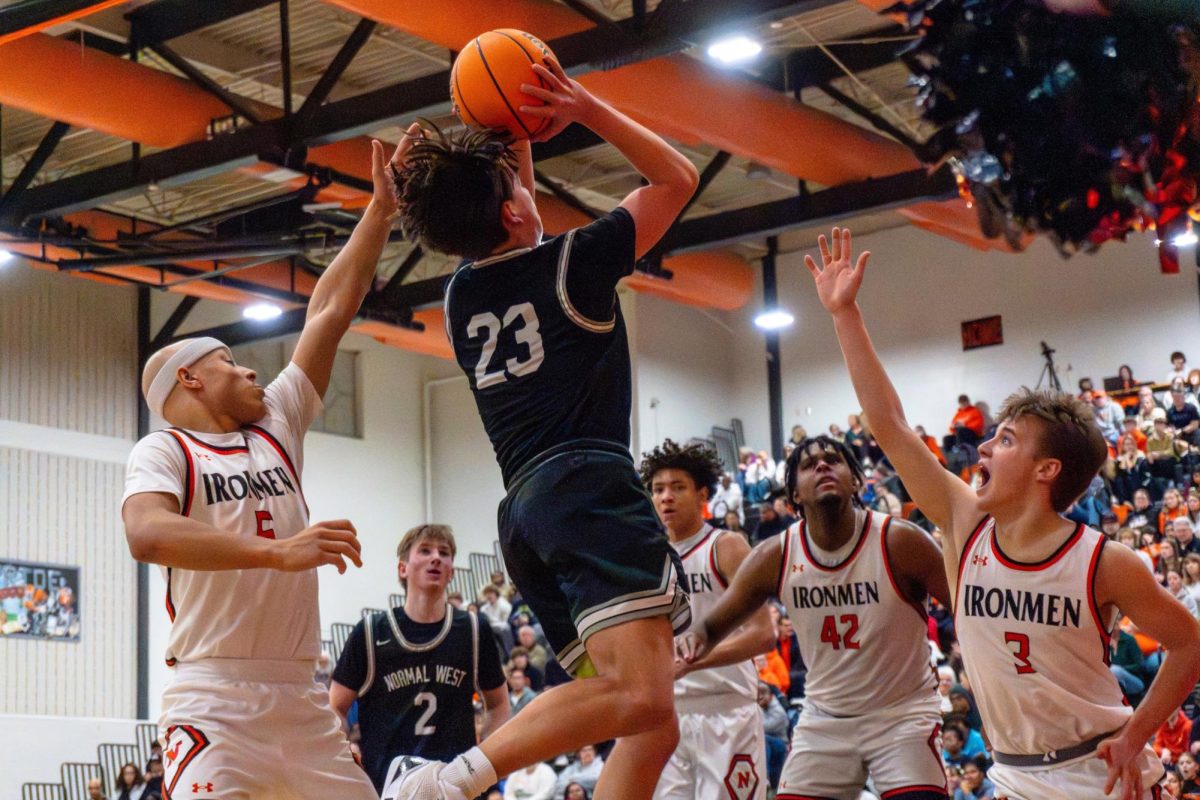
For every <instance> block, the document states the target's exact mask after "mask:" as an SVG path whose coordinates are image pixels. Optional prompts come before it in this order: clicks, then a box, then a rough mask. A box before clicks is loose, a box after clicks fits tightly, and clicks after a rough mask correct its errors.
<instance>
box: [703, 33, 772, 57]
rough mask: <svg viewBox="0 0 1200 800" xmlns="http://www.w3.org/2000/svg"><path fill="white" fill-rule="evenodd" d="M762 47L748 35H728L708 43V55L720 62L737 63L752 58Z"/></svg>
mask: <svg viewBox="0 0 1200 800" xmlns="http://www.w3.org/2000/svg"><path fill="white" fill-rule="evenodd" d="M762 49H763V48H762V45H761V44H759V43H758V42H756V41H754V40H753V39H751V38H750V37H749V36H742V35H738V36H730V37H727V38H725V39H718V40H717V41H715V42H713V43H712V44H710V45H709V46H708V57H709V58H715V59H716V60H717V61H720V62H721V63H722V64H737V63H740V62H742V61H748V60H750V59H751V58H754V57H755V56H756V55H758V54H759V53H761V52H762Z"/></svg>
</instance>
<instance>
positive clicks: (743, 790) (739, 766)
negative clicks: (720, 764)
mask: <svg viewBox="0 0 1200 800" xmlns="http://www.w3.org/2000/svg"><path fill="white" fill-rule="evenodd" d="M725 789H726V791H728V792H729V796H730V797H731V798H733V800H749V798H751V797H754V793H755V792H756V791H757V790H758V770H757V769H755V767H754V759H752V758H750V756H749V755H747V754H745V753H738V754H737V755H736V756H734V757H733V760H731V761H730V762H729V772H727V773H725Z"/></svg>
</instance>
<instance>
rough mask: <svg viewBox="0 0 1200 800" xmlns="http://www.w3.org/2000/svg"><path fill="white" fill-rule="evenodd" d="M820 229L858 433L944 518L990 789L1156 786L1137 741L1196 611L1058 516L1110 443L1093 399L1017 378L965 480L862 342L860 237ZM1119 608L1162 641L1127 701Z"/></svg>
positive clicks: (1146, 793)
mask: <svg viewBox="0 0 1200 800" xmlns="http://www.w3.org/2000/svg"><path fill="white" fill-rule="evenodd" d="M818 241H819V244H820V249H821V262H822V263H821V265H818V264H817V262H816V260H814V259H813V258H812V257H811V256H805V264H806V266H807V267H808V269H809V271H810V272H811V273H812V275H813V278H814V282H815V284H816V289H817V295H818V297H819V298H820V300H821V304H822V305H823V306H824V307H825V308H826V310H827V311H829V313H830V315H831V316H832V317H833V322H834V329H835V330H836V332H837V337H838V343H839V344H840V345H841V348H842V355H843V357H844V358H845V360H846V366H847V367H848V369H849V372H850V378H851V381H852V382H853V384H854V391H855V393H856V394H857V395H858V400H859V402H860V403H862V407H863V410H864V411H865V413H866V415H867V416H868V417H869V418H870V420H871V433H872V434H874V436H875V438H876V440H877V441H878V442H879V444H880V446H881V447H882V448H883V451H884V452H885V453H886V454H887V457H888V459H889V460H890V461H891V462H892V463H893V464H894V465H895V466H896V470H897V472H898V473H899V474H900V477H901V478H902V479H903V481H904V485H905V487H906V488H907V489H908V491H909V492H910V493H911V494H912V496H913V499H915V500H916V501H917V504H918V505H919V506H920V507H921V510H922V511H923V512H924V513H925V515H926V516H927V517H929V519H930V520H932V521H933V522H934V523H935V524H937V525H938V526H939V527H940V528H941V529H942V532H943V543H944V544H943V548H942V559H943V566H944V567H945V571H946V578H947V580H948V582H949V584H950V591H951V595H952V597H953V598H954V600H955V603H954V613H955V627H956V629H957V632H958V639H959V643H960V644H961V646H962V651H963V660H964V665H965V668H966V672H967V676H968V677H969V678H970V682H971V688H972V690H973V691H974V693H975V699H976V701H977V702H978V703H979V711H980V714H981V715H982V717H983V724H984V729H985V733H986V734H987V737H988V739H989V742H990V745H991V748H992V756H993V758H994V759H995V761H996V765H995V766H994V767H992V769H991V770H989V771H988V777H989V778H990V779H991V780H992V782H993V783H994V784H995V785H996V794H997V796H1002V797H1005V798H1007V800H1078V798H1101V797H1114V796H1119V797H1121V798H1123V800H1143V798H1147V797H1157V796H1158V795H1159V787H1157V786H1156V785H1155V784H1156V783H1157V782H1158V780H1159V779H1160V778H1161V777H1162V773H1163V768H1162V764H1161V763H1160V762H1159V760H1158V758H1157V757H1156V756H1155V754H1154V751H1153V750H1151V749H1150V748H1148V747H1147V746H1146V742H1147V740H1148V739H1149V738H1150V737H1151V736H1152V735H1153V734H1154V731H1155V730H1157V728H1158V727H1159V725H1161V724H1162V722H1163V721H1164V720H1165V719H1166V718H1167V716H1168V715H1169V714H1170V713H1171V712H1172V711H1173V710H1174V709H1175V708H1178V706H1179V704H1180V703H1181V702H1182V701H1183V699H1184V698H1185V697H1187V695H1188V693H1189V692H1190V691H1191V690H1192V687H1193V686H1194V685H1195V683H1196V679H1197V678H1198V677H1200V627H1198V626H1197V623H1196V620H1195V619H1193V618H1192V616H1191V615H1190V614H1188V613H1187V611H1186V610H1185V609H1184V608H1183V606H1182V605H1181V604H1180V603H1179V602H1178V601H1177V600H1175V598H1173V597H1171V596H1170V595H1169V594H1168V593H1167V592H1166V590H1165V589H1163V588H1162V587H1161V586H1159V585H1158V584H1157V583H1156V582H1155V581H1154V577H1153V576H1152V575H1151V574H1150V573H1149V572H1148V571H1147V570H1146V569H1145V567H1143V566H1142V565H1141V562H1140V561H1139V560H1138V559H1137V554H1136V553H1134V552H1133V551H1132V550H1130V549H1129V548H1127V547H1107V546H1106V539H1105V537H1104V535H1103V534H1102V533H1100V532H1099V531H1096V530H1092V529H1091V528H1086V527H1084V526H1083V525H1081V524H1077V523H1074V522H1071V521H1070V520H1068V519H1065V518H1064V517H1063V516H1062V512H1063V511H1064V510H1066V509H1067V507H1069V506H1070V505H1071V503H1073V502H1074V501H1075V500H1076V499H1078V498H1079V496H1080V495H1081V494H1083V492H1084V490H1085V489H1086V488H1087V487H1088V484H1089V483H1090V482H1091V481H1092V479H1093V478H1094V477H1095V476H1096V472H1097V470H1098V469H1099V468H1100V466H1101V465H1102V464H1103V463H1104V461H1105V459H1106V458H1107V456H1108V448H1107V446H1106V444H1105V442H1104V438H1103V437H1102V436H1101V435H1100V430H1099V428H1097V426H1096V421H1095V416H1094V414H1093V413H1092V409H1091V408H1089V407H1088V406H1087V405H1086V404H1084V403H1082V402H1081V401H1079V400H1077V399H1076V398H1073V397H1071V396H1069V395H1065V394H1061V393H1055V392H1035V391H1031V390H1029V389H1022V390H1021V391H1018V392H1016V393H1014V394H1013V395H1011V396H1010V397H1009V398H1008V399H1007V400H1006V401H1005V402H1004V405H1003V406H1002V407H1001V409H1000V412H999V414H998V415H997V417H998V418H999V420H1000V425H999V427H998V428H997V430H996V434H995V436H994V437H993V438H992V439H990V440H988V441H987V442H984V443H983V444H981V445H980V446H979V464H980V469H981V481H980V483H979V485H978V486H977V487H976V488H972V487H971V486H968V485H967V484H966V483H964V482H963V481H961V480H959V479H958V477H957V476H955V475H953V474H951V473H950V472H948V471H946V469H945V468H943V467H942V465H941V464H940V463H938V460H937V458H936V457H934V455H933V453H932V452H930V450H929V448H927V447H926V446H925V443H924V442H922V441H921V439H920V438H918V437H917V435H916V434H915V433H913V431H912V429H911V428H909V426H908V422H907V421H906V420H905V418H904V409H903V407H902V406H901V404H900V398H899V396H898V395H897V393H896V390H895V387H893V386H892V383H891V380H890V379H889V378H888V375H887V373H886V372H885V371H884V369H883V365H882V364H881V363H880V361H879V357H878V355H876V353H875V348H874V346H873V345H872V343H871V339H870V336H869V335H868V334H867V328H866V324H865V323H864V322H863V318H862V312H861V311H860V310H859V307H858V302H857V296H858V292H859V288H860V287H861V286H862V279H863V274H864V272H865V269H866V263H867V258H868V256H869V253H863V254H862V255H861V256H859V258H858V260H857V262H855V261H854V260H853V259H852V255H851V241H850V232H849V231H846V230H839V229H837V228H834V229H833V237H832V241H827V240H826V239H825V237H824V236H822V237H820V239H819V240H818ZM1122 614H1125V615H1127V616H1128V617H1129V618H1130V620H1132V621H1133V623H1134V624H1135V625H1137V626H1138V628H1140V629H1141V630H1142V631H1143V632H1144V633H1146V634H1147V635H1148V636H1150V637H1152V638H1153V639H1156V640H1157V641H1159V642H1160V643H1161V644H1162V645H1163V647H1164V649H1165V650H1166V653H1167V655H1166V658H1164V659H1163V662H1162V667H1161V668H1160V669H1159V672H1158V675H1157V677H1156V678H1155V680H1154V683H1153V684H1152V685H1151V687H1150V690H1149V692H1147V694H1146V697H1145V699H1144V700H1142V702H1141V704H1140V705H1139V706H1138V707H1137V710H1136V711H1135V710H1133V709H1131V708H1130V707H1129V704H1128V702H1126V700H1125V698H1124V696H1123V695H1122V694H1121V690H1120V687H1119V686H1118V684H1117V681H1116V678H1115V677H1113V674H1112V672H1111V671H1110V670H1109V666H1108V659H1109V646H1108V644H1109V640H1110V638H1111V636H1112V631H1113V628H1114V626H1115V624H1116V621H1117V620H1118V619H1120V617H1121V615H1122ZM1114 789H1115V790H1116V791H1118V792H1119V795H1115V794H1114Z"/></svg>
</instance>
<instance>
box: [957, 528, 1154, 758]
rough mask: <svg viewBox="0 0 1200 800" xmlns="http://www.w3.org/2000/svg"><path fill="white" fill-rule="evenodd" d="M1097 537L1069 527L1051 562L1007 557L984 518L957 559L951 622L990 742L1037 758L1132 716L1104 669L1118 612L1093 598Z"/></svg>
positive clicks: (1100, 541)
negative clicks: (1106, 610) (1104, 610)
mask: <svg viewBox="0 0 1200 800" xmlns="http://www.w3.org/2000/svg"><path fill="white" fill-rule="evenodd" d="M1104 546H1105V541H1104V535H1103V534H1101V533H1099V532H1098V531H1095V530H1092V529H1091V528H1088V527H1085V526H1084V525H1082V524H1080V525H1076V527H1075V530H1074V531H1073V532H1072V533H1071V536H1070V537H1069V538H1068V539H1067V540H1066V541H1065V542H1064V543H1063V545H1062V546H1061V547H1060V548H1059V549H1058V550H1057V551H1056V552H1055V553H1053V554H1052V555H1051V556H1050V557H1049V558H1047V559H1045V560H1044V561H1041V562H1039V563H1036V564H1026V563H1021V562H1017V561H1013V560H1012V559H1010V558H1008V557H1007V556H1005V555H1004V552H1003V551H1002V550H1001V549H1000V545H999V542H997V541H996V524H995V520H993V519H992V518H991V517H987V518H985V519H984V520H983V521H982V522H980V523H979V526H978V527H977V528H976V529H975V531H974V533H972V534H971V537H970V538H969V539H968V540H967V543H966V546H965V547H964V548H963V553H962V558H961V559H960V561H959V564H958V588H957V597H956V598H955V604H954V625H955V628H956V630H957V631H958V640H959V643H960V644H961V645H962V652H963V663H964V666H965V667H966V670H967V677H968V678H970V681H971V689H972V690H973V691H974V692H975V700H976V702H978V704H979V712H980V714H981V715H982V717H983V724H984V727H985V728H986V729H987V734H988V738H989V740H990V741H991V743H992V746H993V747H994V748H995V749H996V750H998V751H1000V752H1001V753H1008V754H1011V755H1035V754H1039V753H1049V752H1051V751H1054V750H1060V749H1064V748H1067V747H1072V746H1074V745H1077V744H1080V743H1082V742H1086V741H1088V740H1090V739H1092V738H1094V737H1096V736H1100V735H1101V734H1106V733H1109V732H1111V731H1114V730H1116V729H1117V728H1120V727H1121V726H1122V725H1124V724H1125V722H1126V720H1127V719H1128V718H1129V717H1130V715H1131V714H1132V713H1133V710H1132V709H1131V708H1130V707H1129V706H1128V705H1127V704H1126V702H1125V696H1124V695H1123V694H1122V693H1121V688H1120V686H1119V685H1118V684H1117V679H1116V678H1115V677H1114V676H1113V674H1112V672H1111V671H1110V670H1109V667H1108V663H1109V648H1108V642H1109V637H1110V635H1111V632H1112V627H1113V624H1114V623H1115V622H1116V618H1117V616H1118V613H1119V612H1117V611H1116V610H1115V609H1114V610H1113V611H1112V612H1111V613H1110V614H1108V615H1107V618H1102V617H1101V613H1100V607H1099V605H1098V604H1097V603H1096V597H1095V577H1096V565H1097V564H1098V563H1099V562H1100V553H1101V551H1103V549H1104Z"/></svg>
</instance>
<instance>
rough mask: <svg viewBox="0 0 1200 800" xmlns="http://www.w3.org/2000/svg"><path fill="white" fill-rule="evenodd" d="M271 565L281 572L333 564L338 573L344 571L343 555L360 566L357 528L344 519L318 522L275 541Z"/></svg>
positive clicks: (360, 546) (360, 553)
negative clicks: (273, 562) (273, 564)
mask: <svg viewBox="0 0 1200 800" xmlns="http://www.w3.org/2000/svg"><path fill="white" fill-rule="evenodd" d="M275 544H276V548H277V552H276V554H275V556H276V565H275V568H276V569H278V570H280V571H282V572H302V571H304V570H306V569H313V568H314V567H319V566H321V565H323V564H333V565H334V566H335V567H337V571H338V573H339V574H340V573H344V572H345V571H346V559H350V560H351V561H352V562H354V566H356V567H361V566H362V545H360V544H359V542H358V531H356V530H355V529H354V525H353V524H351V522H350V520H348V519H335V520H330V521H327V522H318V523H316V524H315V525H311V526H309V527H307V528H305V529H304V530H302V531H300V532H299V533H298V534H296V535H295V536H291V537H288V538H287V539H279V540H277V541H276V542H275Z"/></svg>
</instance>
